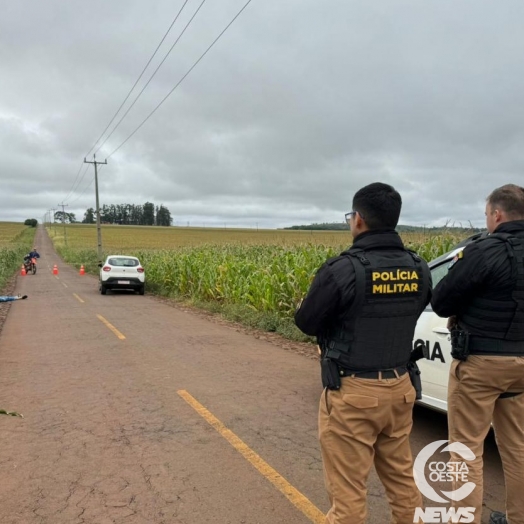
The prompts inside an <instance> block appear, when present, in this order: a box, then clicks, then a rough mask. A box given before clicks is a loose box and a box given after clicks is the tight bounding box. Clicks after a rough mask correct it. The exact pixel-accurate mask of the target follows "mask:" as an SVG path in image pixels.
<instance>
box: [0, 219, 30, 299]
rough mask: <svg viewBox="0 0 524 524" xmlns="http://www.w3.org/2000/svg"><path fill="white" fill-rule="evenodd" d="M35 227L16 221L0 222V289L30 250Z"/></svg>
mask: <svg viewBox="0 0 524 524" xmlns="http://www.w3.org/2000/svg"><path fill="white" fill-rule="evenodd" d="M35 232H36V229H35V228H34V227H32V226H26V225H24V224H22V223H18V222H0V289H3V288H4V286H5V285H6V283H7V281H8V280H9V279H10V278H11V277H12V276H13V275H14V274H15V273H16V271H17V270H18V269H19V268H20V266H21V265H22V259H23V257H24V255H25V254H26V253H28V252H29V251H30V250H31V247H32V245H33V240H34V237H35Z"/></svg>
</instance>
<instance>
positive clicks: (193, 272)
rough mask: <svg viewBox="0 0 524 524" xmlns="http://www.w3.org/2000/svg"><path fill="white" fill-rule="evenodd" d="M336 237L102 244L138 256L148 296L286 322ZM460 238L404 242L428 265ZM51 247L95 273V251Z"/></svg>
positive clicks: (340, 240)
mask: <svg viewBox="0 0 524 524" xmlns="http://www.w3.org/2000/svg"><path fill="white" fill-rule="evenodd" d="M136 229H137V228H135V230H136ZM157 229H158V228H157ZM74 231H75V229H74V228H71V229H70V230H69V231H68V234H69V238H70V242H69V244H70V245H71V244H73V245H75V240H74ZM318 238H321V237H320V236H319V237H318ZM335 238H336V240H337V242H332V243H331V244H320V243H304V242H303V240H304V237H301V240H302V242H298V243H297V242H295V243H293V242H289V243H286V242H284V241H281V242H280V243H278V244H274V245H266V244H263V243H261V244H250V243H246V244H238V243H235V242H233V243H228V242H225V243H223V244H222V245H217V244H214V245H210V244H204V245H196V246H195V247H188V246H185V247H184V246H182V247H177V248H174V249H161V248H160V246H158V247H157V248H156V249H151V247H149V249H140V248H136V249H130V248H127V249H125V250H122V249H119V247H118V246H111V245H108V244H109V243H108V242H107V241H106V242H105V244H104V246H105V247H106V249H105V251H106V254H109V253H111V254H119V253H124V251H125V254H129V255H134V256H137V257H138V258H139V259H140V260H141V262H142V265H143V266H144V267H145V269H146V282H147V283H146V287H147V289H148V291H150V292H154V293H158V294H161V295H164V296H173V297H179V298H183V299H189V300H195V299H196V300H200V301H211V302H217V303H220V304H241V305H244V306H247V307H249V308H252V309H254V310H256V311H260V312H267V313H274V314H277V315H279V316H281V317H287V318H289V317H291V316H292V315H293V313H294V311H295V309H296V307H297V305H298V303H299V301H300V300H301V298H302V297H303V296H304V295H305V293H306V292H307V290H308V288H309V286H310V284H311V281H312V279H313V277H314V275H315V272H316V270H317V269H318V268H319V267H320V266H321V265H322V263H324V262H325V261H326V260H327V259H328V258H330V257H333V256H335V255H337V254H338V253H340V252H341V251H343V250H344V249H347V247H348V246H347V244H345V243H344V241H345V242H348V240H350V235H349V234H348V233H346V234H345V235H344V236H340V235H337V236H336V237H335ZM284 240H289V238H288V239H284ZM460 240H461V238H460V237H458V236H456V235H452V234H443V235H438V236H433V237H428V238H426V239H425V240H424V239H423V240H422V241H421V240H420V238H416V237H414V236H411V237H409V236H407V237H406V238H404V242H405V244H406V246H407V247H409V248H410V249H413V250H414V251H416V252H417V253H419V254H420V255H421V256H422V257H423V258H424V259H426V260H428V261H429V260H432V259H434V258H436V257H438V256H440V255H441V254H443V253H445V252H447V251H449V250H450V249H452V247H453V246H454V245H456V244H457V243H458V242H459V241H460ZM133 242H135V243H139V239H138V238H137V237H136V236H135V237H134V240H133ZM55 245H56V247H57V249H58V250H59V253H60V254H61V256H62V257H63V258H64V259H65V260H66V262H69V263H73V264H76V265H77V266H78V267H79V266H80V265H81V264H83V265H84V267H85V268H86V271H88V272H91V273H95V274H97V273H98V268H97V256H96V251H95V250H94V249H79V248H74V247H67V248H66V247H65V246H63V245H61V244H60V243H56V244H55Z"/></svg>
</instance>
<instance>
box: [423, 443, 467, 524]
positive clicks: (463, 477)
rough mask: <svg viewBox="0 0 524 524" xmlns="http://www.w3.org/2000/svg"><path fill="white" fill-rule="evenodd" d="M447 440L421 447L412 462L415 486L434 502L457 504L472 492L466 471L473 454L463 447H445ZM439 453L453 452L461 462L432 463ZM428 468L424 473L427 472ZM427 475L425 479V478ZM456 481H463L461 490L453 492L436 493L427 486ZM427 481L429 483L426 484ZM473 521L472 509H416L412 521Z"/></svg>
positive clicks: (460, 445)
mask: <svg viewBox="0 0 524 524" xmlns="http://www.w3.org/2000/svg"><path fill="white" fill-rule="evenodd" d="M448 442H449V440H436V441H435V442H431V443H430V444H428V445H427V446H426V447H424V448H423V449H422V450H421V451H420V453H419V454H418V455H417V458H416V459H415V463H414V465H413V475H414V477H415V483H416V484H417V487H418V489H419V490H420V492H421V493H422V494H423V495H424V496H425V497H427V498H428V499H430V500H432V501H434V502H447V503H450V502H451V501H460V500H462V499H464V498H466V497H467V496H468V495H469V494H470V493H471V492H472V491H473V490H474V489H475V484H474V483H473V482H468V473H469V468H468V465H467V463H466V462H467V461H470V460H473V459H474V458H475V454H474V453H473V451H471V450H470V449H469V448H468V447H467V446H466V445H465V444H462V443H460V442H452V443H451V444H449V445H448V446H445V447H442V446H444V444H447V443H448ZM440 447H442V449H441V450H440V453H444V452H446V451H452V452H454V453H456V454H457V455H459V456H460V457H461V458H462V459H463V460H461V461H457V462H451V461H444V460H440V461H439V460H436V461H431V462H429V460H430V459H431V457H432V456H433V454H434V453H435V452H436V451H437V450H438V449H439V448H440ZM426 466H427V472H426ZM426 475H427V477H426ZM453 480H458V481H460V482H463V483H464V484H462V485H461V486H460V488H458V489H456V490H454V491H440V493H437V491H436V490H435V489H434V488H433V487H432V486H431V485H430V482H446V481H453ZM428 481H429V482H428ZM474 518H475V508H472V507H462V508H461V507H454V508H452V507H450V508H447V507H434V508H431V507H427V508H425V509H423V508H416V510H415V515H414V518H413V522H421V521H422V522H425V523H426V522H427V523H429V522H435V523H436V522H441V523H444V522H464V523H467V522H473V520H474Z"/></svg>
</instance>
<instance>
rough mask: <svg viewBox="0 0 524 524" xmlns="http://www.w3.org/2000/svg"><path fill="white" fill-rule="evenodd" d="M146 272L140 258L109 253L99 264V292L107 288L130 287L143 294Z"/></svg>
mask: <svg viewBox="0 0 524 524" xmlns="http://www.w3.org/2000/svg"><path fill="white" fill-rule="evenodd" d="M145 281H146V273H145V271H144V268H143V267H142V264H140V260H138V258H136V257H130V256H126V255H109V256H108V257H107V258H106V261H105V262H104V263H103V264H100V287H99V289H100V293H101V294H102V295H105V294H106V292H107V290H108V289H132V290H134V291H138V293H139V294H140V295H143V294H144V290H145Z"/></svg>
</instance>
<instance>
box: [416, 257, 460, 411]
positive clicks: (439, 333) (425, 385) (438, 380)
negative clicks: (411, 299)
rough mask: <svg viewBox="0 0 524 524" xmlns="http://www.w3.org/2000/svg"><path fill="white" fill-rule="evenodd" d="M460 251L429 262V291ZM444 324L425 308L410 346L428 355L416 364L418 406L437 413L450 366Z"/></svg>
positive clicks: (444, 396) (443, 401)
mask: <svg viewBox="0 0 524 524" xmlns="http://www.w3.org/2000/svg"><path fill="white" fill-rule="evenodd" d="M462 249H464V248H463V247H461V248H458V249H455V250H453V251H451V252H450V253H448V254H447V255H446V256H444V257H440V258H439V259H437V260H435V262H434V263H431V262H430V264H429V267H430V270H431V276H432V278H433V287H435V286H436V285H437V284H438V283H439V282H440V281H441V280H442V279H443V278H444V277H445V276H446V275H447V273H448V266H449V264H450V262H451V261H452V260H453V258H454V257H455V256H456V255H457V253H459V252H460V251H462ZM447 321H448V319H447V318H440V317H439V316H438V315H437V314H436V313H435V312H434V311H433V310H432V309H431V305H430V304H429V305H428V306H427V308H426V309H425V311H424V312H423V313H422V315H421V316H420V318H419V320H418V322H417V327H416V329H415V339H414V341H413V345H414V346H418V345H420V344H424V345H425V346H426V348H427V349H428V353H429V359H428V360H426V359H421V360H419V361H418V366H419V368H420V371H421V372H422V374H421V378H422V400H420V401H419V403H420V404H424V405H427V406H429V407H432V408H434V409H438V410H440V411H447V392H448V373H449V367H450V364H451V342H450V336H449V330H448V328H447V327H446V325H447Z"/></svg>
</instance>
